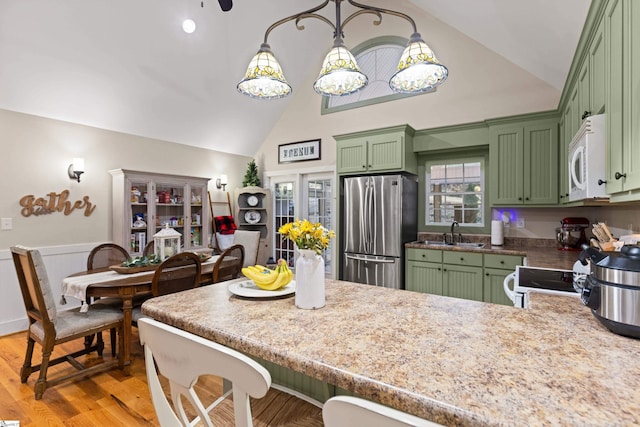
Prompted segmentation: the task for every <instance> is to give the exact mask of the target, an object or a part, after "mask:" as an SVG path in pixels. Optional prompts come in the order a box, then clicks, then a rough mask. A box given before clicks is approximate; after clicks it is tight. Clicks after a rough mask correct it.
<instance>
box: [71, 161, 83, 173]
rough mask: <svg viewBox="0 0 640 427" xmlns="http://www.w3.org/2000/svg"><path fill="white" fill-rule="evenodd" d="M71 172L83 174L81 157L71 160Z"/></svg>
mask: <svg viewBox="0 0 640 427" xmlns="http://www.w3.org/2000/svg"><path fill="white" fill-rule="evenodd" d="M73 171H74V172H84V159H83V158H82V157H74V158H73Z"/></svg>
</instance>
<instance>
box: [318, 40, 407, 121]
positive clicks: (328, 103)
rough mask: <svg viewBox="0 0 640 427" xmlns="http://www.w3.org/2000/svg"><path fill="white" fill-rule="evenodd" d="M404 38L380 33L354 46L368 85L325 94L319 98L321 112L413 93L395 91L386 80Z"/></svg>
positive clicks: (396, 60) (331, 111) (398, 97)
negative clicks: (343, 92)
mask: <svg viewBox="0 0 640 427" xmlns="http://www.w3.org/2000/svg"><path fill="white" fill-rule="evenodd" d="M406 45H407V39H405V38H402V37H397V36H383V37H377V38H375V39H371V40H367V41H366V42H364V43H362V44H360V45H358V46H356V47H355V48H353V49H352V50H351V52H352V53H353V55H354V56H355V57H356V61H358V65H359V66H360V70H361V71H362V72H363V73H364V74H365V75H366V76H367V77H368V78H369V83H368V84H367V86H366V87H365V88H364V89H362V90H359V91H358V92H355V93H352V94H351V95H346V96H327V97H323V99H322V107H321V113H322V114H329V113H334V112H337V111H343V110H348V109H351V108H358V107H362V106H365V105H371V104H377V103H380V102H386V101H392V100H394V99H401V98H406V97H409V96H415V94H406V93H395V92H393V91H392V90H391V88H390V87H389V80H390V79H391V76H393V73H395V72H396V67H397V66H398V61H400V56H401V55H402V51H403V50H404V48H405V46H406Z"/></svg>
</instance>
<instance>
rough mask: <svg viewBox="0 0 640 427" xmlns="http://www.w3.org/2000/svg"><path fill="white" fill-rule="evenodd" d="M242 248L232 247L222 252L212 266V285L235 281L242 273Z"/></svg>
mask: <svg viewBox="0 0 640 427" xmlns="http://www.w3.org/2000/svg"><path fill="white" fill-rule="evenodd" d="M243 263H244V247H243V246H242V245H233V246H231V247H230V248H227V249H225V250H224V252H222V253H221V254H220V255H219V256H218V259H217V260H216V262H215V264H213V283H218V282H223V281H225V280H231V279H236V278H238V277H240V274H241V273H242V265H243Z"/></svg>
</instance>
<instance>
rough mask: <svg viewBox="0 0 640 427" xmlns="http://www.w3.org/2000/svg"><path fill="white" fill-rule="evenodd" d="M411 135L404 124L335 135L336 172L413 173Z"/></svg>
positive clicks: (411, 131) (344, 173)
mask: <svg viewBox="0 0 640 427" xmlns="http://www.w3.org/2000/svg"><path fill="white" fill-rule="evenodd" d="M414 134H415V131H414V130H413V128H411V127H410V126H406V125H405V126H395V127H392V128H385V129H377V130H372V131H366V132H357V133H352V134H346V135H337V136H335V137H334V138H335V139H336V142H337V144H336V146H337V169H338V174H340V175H350V174H361V173H374V172H376V173H377V172H409V173H413V174H415V173H417V159H416V156H415V154H414V152H413V135H414Z"/></svg>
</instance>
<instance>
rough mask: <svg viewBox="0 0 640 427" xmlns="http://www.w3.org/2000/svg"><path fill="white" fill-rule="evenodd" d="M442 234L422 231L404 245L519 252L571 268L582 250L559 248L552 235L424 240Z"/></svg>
mask: <svg viewBox="0 0 640 427" xmlns="http://www.w3.org/2000/svg"><path fill="white" fill-rule="evenodd" d="M440 237H441V236H440V235H433V234H429V233H420V234H419V236H418V240H416V241H415V242H410V243H406V244H405V248H417V249H441V250H445V251H463V252H479V253H487V254H502V255H516V256H522V257H526V258H527V265H530V266H532V267H544V268H559V269H563V270H572V269H573V264H574V263H575V262H576V261H577V260H578V256H579V255H580V251H560V250H558V246H557V243H556V241H555V240H553V239H529V238H505V239H504V245H502V246H492V245H491V243H490V242H491V237H490V236H484V235H465V238H466V239H467V240H469V241H471V242H477V243H484V244H485V246H484V247H483V248H473V247H466V246H465V247H456V246H449V245H438V244H434V245H431V244H425V243H424V242H425V241H436V242H437V241H438V240H439V239H440Z"/></svg>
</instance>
